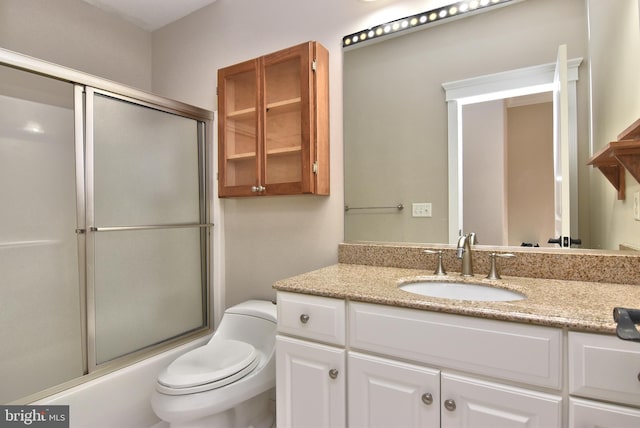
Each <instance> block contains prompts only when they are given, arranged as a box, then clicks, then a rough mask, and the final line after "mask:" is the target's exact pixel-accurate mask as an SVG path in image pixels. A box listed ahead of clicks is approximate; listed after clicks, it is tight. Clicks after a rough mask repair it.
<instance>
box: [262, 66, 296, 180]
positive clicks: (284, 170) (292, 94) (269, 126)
mask: <svg viewBox="0 0 640 428" xmlns="http://www.w3.org/2000/svg"><path fill="white" fill-rule="evenodd" d="M300 68H301V67H300V58H299V57H294V58H291V59H288V60H285V61H282V62H278V63H275V64H273V65H270V66H268V67H266V68H265V97H266V121H265V140H266V146H265V150H266V156H265V158H266V166H265V171H266V173H265V174H266V183H267V184H275V183H291V182H299V181H301V180H302V156H301V144H302V102H301V101H302V99H301V93H300V87H301V83H300Z"/></svg>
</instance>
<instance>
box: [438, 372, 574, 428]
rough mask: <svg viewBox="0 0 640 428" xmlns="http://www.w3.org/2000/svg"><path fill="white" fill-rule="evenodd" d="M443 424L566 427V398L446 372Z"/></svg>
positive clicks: (445, 427)
mask: <svg viewBox="0 0 640 428" xmlns="http://www.w3.org/2000/svg"><path fill="white" fill-rule="evenodd" d="M441 386H442V390H441V399H442V411H441V412H442V427H443V428H454V427H455V428H458V427H459V428H480V427H482V428H486V427H511V428H516V427H522V428H525V427H526V428H535V427H538V428H553V427H561V426H562V398H561V397H558V396H555V395H550V394H543V393H540V392H535V391H530V390H526V389H522V388H516V387H511V386H506V385H501V384H497V383H492V382H485V381H480V380H476V379H472V378H467V377H463V376H457V375H452V374H448V373H443V374H442V379H441Z"/></svg>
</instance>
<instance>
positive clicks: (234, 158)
mask: <svg viewBox="0 0 640 428" xmlns="http://www.w3.org/2000/svg"><path fill="white" fill-rule="evenodd" d="M255 157H256V152H247V153H236V154H235V155H229V156H227V160H230V161H242V160H249V159H254V158H255Z"/></svg>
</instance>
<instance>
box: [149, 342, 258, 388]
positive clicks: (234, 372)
mask: <svg viewBox="0 0 640 428" xmlns="http://www.w3.org/2000/svg"><path fill="white" fill-rule="evenodd" d="M258 356H259V354H258V352H257V351H256V349H255V348H254V347H253V346H252V345H250V344H248V343H245V342H240V341H237V340H217V341H212V342H210V343H209V344H208V345H206V346H203V347H201V348H197V349H194V350H193V351H190V352H187V353H186V354H184V355H182V356H180V357H178V358H177V359H176V360H175V361H174V362H173V363H171V364H170V365H169V367H167V368H166V369H165V370H164V371H163V372H162V373H160V375H159V376H158V384H157V386H156V389H157V390H158V392H161V393H163V394H168V395H184V394H192V393H195V392H202V391H207V390H210V389H215V388H220V387H223V386H225V385H228V384H230V383H233V382H235V381H236V380H238V379H241V378H243V377H244V376H246V375H248V374H249V373H251V371H253V369H254V368H255V367H256V366H257V365H258V362H259V358H258Z"/></svg>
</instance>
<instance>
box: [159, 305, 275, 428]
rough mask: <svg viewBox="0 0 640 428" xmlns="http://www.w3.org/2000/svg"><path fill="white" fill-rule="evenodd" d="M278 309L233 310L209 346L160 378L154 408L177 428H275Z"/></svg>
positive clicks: (184, 357) (249, 307)
mask: <svg viewBox="0 0 640 428" xmlns="http://www.w3.org/2000/svg"><path fill="white" fill-rule="evenodd" d="M275 335H276V306H275V305H274V304H273V303H272V302H269V301H262V300H249V301H246V302H244V303H240V304H239V305H236V306H233V307H231V308H228V309H227V310H226V311H225V313H224V316H223V317H222V321H221V322H220V325H219V326H218V328H217V329H216V331H215V333H214V334H213V336H212V337H211V339H210V340H209V342H208V343H207V344H206V345H204V346H202V347H200V348H196V349H193V350H191V351H189V352H187V353H185V354H183V355H182V356H180V357H178V358H177V359H176V360H175V361H173V362H172V363H171V364H169V366H168V367H167V368H166V369H164V370H163V371H162V372H161V373H160V374H159V376H158V380H157V383H156V388H155V391H153V393H152V396H151V406H152V408H153V411H154V412H155V414H156V415H157V416H158V417H159V418H160V419H162V420H163V421H166V422H168V423H169V425H170V427H171V428H199V427H220V428H231V427H233V428H236V427H237V428H240V427H247V428H248V427H253V428H269V427H271V426H272V425H273V422H274V412H273V408H274V404H273V397H274V394H273V389H274V388H275V379H276V371H275Z"/></svg>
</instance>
